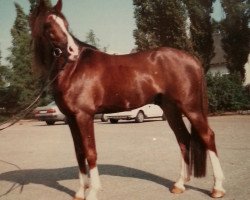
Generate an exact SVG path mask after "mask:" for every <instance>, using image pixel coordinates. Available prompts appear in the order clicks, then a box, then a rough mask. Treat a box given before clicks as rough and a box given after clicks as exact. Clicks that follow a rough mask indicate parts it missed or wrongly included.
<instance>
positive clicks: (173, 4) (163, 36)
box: [133, 0, 192, 51]
mask: <svg viewBox="0 0 250 200" xmlns="http://www.w3.org/2000/svg"><path fill="white" fill-rule="evenodd" d="M133 3H134V7H135V11H134V14H135V19H136V24H137V29H136V30H135V31H134V37H135V40H136V45H137V46H138V50H145V49H151V48H155V47H159V46H168V47H174V48H178V49H184V50H188V51H192V48H191V44H190V42H189V40H188V38H187V31H186V20H187V13H186V9H185V6H184V4H183V2H182V1H181V0H168V1H166V0H155V1H151V0H133Z"/></svg>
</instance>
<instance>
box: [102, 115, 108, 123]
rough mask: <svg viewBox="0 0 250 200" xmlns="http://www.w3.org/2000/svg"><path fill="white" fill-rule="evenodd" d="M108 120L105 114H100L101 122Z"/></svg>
mask: <svg viewBox="0 0 250 200" xmlns="http://www.w3.org/2000/svg"><path fill="white" fill-rule="evenodd" d="M108 120H109V119H108V118H107V117H106V116H105V115H102V117H101V121H102V122H107V121H108Z"/></svg>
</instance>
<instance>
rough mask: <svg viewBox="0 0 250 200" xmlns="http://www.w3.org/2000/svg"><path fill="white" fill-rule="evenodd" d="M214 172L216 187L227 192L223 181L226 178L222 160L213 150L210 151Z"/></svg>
mask: <svg viewBox="0 0 250 200" xmlns="http://www.w3.org/2000/svg"><path fill="white" fill-rule="evenodd" d="M208 153H209V156H210V160H211V163H212V167H213V172H214V189H217V190H219V191H223V192H225V190H224V188H223V186H222V181H223V180H224V179H225V178H224V174H223V172H222V169H221V165H220V161H219V159H218V157H217V155H216V154H215V153H214V152H213V151H208Z"/></svg>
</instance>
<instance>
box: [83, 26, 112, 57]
mask: <svg viewBox="0 0 250 200" xmlns="http://www.w3.org/2000/svg"><path fill="white" fill-rule="evenodd" d="M85 42H86V43H87V44H90V45H92V46H94V47H96V48H97V49H102V50H103V51H104V52H107V50H108V47H107V46H105V47H101V45H100V39H99V38H98V37H96V35H95V33H94V30H93V29H90V30H89V32H88V33H87V35H86V41H85Z"/></svg>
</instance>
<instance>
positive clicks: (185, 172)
mask: <svg viewBox="0 0 250 200" xmlns="http://www.w3.org/2000/svg"><path fill="white" fill-rule="evenodd" d="M188 168H189V167H188V165H187V164H186V162H185V161H184V159H183V157H181V176H180V178H179V180H178V181H177V182H176V183H175V184H174V185H175V186H176V187H178V188H180V189H182V190H185V186H184V184H185V183H186V182H187V181H189V180H190V174H189V169H188Z"/></svg>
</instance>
